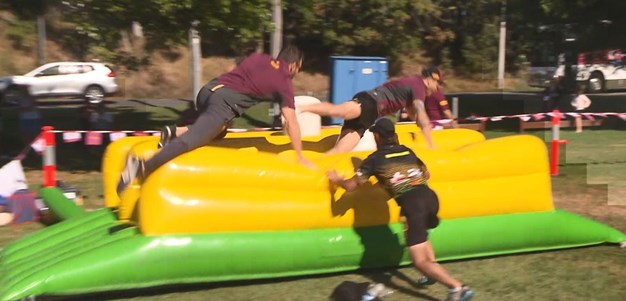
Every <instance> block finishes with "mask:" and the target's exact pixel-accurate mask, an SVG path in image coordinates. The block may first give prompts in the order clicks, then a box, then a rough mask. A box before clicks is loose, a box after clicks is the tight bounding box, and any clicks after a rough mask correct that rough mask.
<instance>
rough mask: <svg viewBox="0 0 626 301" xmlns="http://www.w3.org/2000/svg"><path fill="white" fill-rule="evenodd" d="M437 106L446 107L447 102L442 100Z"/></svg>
mask: <svg viewBox="0 0 626 301" xmlns="http://www.w3.org/2000/svg"><path fill="white" fill-rule="evenodd" d="M439 105H440V106H442V107H445V106H447V105H448V101H447V100H445V99H444V100H442V101H440V102H439Z"/></svg>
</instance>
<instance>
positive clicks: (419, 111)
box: [413, 99, 435, 149]
mask: <svg viewBox="0 0 626 301" xmlns="http://www.w3.org/2000/svg"><path fill="white" fill-rule="evenodd" d="M413 110H414V112H415V123H416V124H417V126H418V127H420V129H421V130H422V134H423V135H424V139H426V143H428V146H429V147H430V148H431V149H433V148H434V147H435V146H434V144H433V138H432V136H431V135H430V132H431V128H430V118H428V115H426V108H425V107H424V102H423V101H421V100H419V99H414V100H413Z"/></svg>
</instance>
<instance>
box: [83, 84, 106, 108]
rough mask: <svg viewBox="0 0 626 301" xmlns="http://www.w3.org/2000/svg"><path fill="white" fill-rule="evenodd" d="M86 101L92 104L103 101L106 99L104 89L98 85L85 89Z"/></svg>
mask: <svg viewBox="0 0 626 301" xmlns="http://www.w3.org/2000/svg"><path fill="white" fill-rule="evenodd" d="M84 97H85V101H87V102H88V103H92V104H98V103H101V102H102V101H103V100H104V89H102V87H100V86H97V85H91V86H89V87H87V89H85V95H84Z"/></svg>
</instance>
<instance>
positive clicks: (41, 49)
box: [37, 15, 46, 65]
mask: <svg viewBox="0 0 626 301" xmlns="http://www.w3.org/2000/svg"><path fill="white" fill-rule="evenodd" d="M37 63H39V65H43V64H45V63H46V19H45V18H44V16H43V15H39V16H37Z"/></svg>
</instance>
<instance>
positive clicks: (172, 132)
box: [159, 125, 176, 148]
mask: <svg viewBox="0 0 626 301" xmlns="http://www.w3.org/2000/svg"><path fill="white" fill-rule="evenodd" d="M174 138H176V125H166V126H164V127H163V128H162V129H161V139H159V148H163V147H164V146H165V145H166V144H168V143H170V141H172V139H174Z"/></svg>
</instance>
